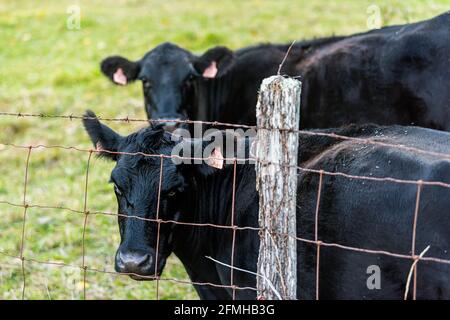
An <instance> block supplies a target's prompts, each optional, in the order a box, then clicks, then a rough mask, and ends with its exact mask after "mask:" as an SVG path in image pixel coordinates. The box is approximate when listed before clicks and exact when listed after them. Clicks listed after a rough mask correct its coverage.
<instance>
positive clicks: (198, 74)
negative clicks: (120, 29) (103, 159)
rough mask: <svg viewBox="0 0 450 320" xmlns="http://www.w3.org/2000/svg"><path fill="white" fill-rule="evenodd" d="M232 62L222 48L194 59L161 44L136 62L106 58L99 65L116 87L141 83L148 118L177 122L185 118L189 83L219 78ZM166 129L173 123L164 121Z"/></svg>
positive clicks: (177, 49)
mask: <svg viewBox="0 0 450 320" xmlns="http://www.w3.org/2000/svg"><path fill="white" fill-rule="evenodd" d="M232 62H233V53H232V51H230V50H229V49H227V48H225V47H215V48H212V49H210V50H208V51H207V52H205V53H204V54H203V55H202V56H195V55H193V54H192V53H190V52H189V51H187V50H185V49H182V48H180V47H178V46H176V45H174V44H171V43H163V44H161V45H159V46H157V47H156V48H154V49H153V50H151V51H149V52H148V53H147V54H146V55H145V56H144V57H143V58H142V59H141V60H139V61H136V62H132V61H129V60H128V59H126V58H123V57H120V56H113V57H108V58H106V59H105V60H103V61H102V63H101V70H102V72H103V73H104V74H105V75H106V76H107V77H108V78H110V79H111V80H112V81H113V82H114V83H115V84H118V85H127V84H128V83H130V82H133V81H135V80H140V81H141V82H142V87H143V92H144V102H145V110H146V112H147V116H148V118H152V119H164V120H177V119H185V118H186V108H187V106H186V96H187V95H188V92H189V89H190V84H192V81H195V79H196V78H201V79H208V78H217V77H221V76H222V75H223V74H225V73H226V72H227V70H228V69H229V68H230V67H231V66H232ZM165 125H166V126H167V127H172V128H173V126H174V125H175V123H174V122H171V121H167V122H166V123H165Z"/></svg>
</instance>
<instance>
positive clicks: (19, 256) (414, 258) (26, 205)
mask: <svg viewBox="0 0 450 320" xmlns="http://www.w3.org/2000/svg"><path fill="white" fill-rule="evenodd" d="M0 116H5V117H17V118H26V117H32V118H40V119H44V118H49V119H61V120H62V119H66V120H69V121H72V120H81V119H89V118H88V117H86V116H77V115H45V114H31V113H10V112H0ZM98 119H99V120H103V121H116V122H144V123H152V122H165V121H166V120H148V119H137V118H129V117H126V118H101V117H99V118H98ZM171 121H172V122H179V123H183V124H189V123H195V124H204V125H212V126H222V127H231V128H237V127H239V128H252V129H256V130H258V129H261V128H258V127H256V126H246V125H240V124H230V123H221V122H202V121H189V120H171ZM295 132H298V133H302V134H306V135H315V136H327V137H330V138H333V139H339V140H348V141H352V142H355V143H358V144H368V145H378V146H382V147H386V148H395V149H399V150H403V151H407V152H411V153H417V154H423V155H429V156H433V157H437V158H439V159H441V160H444V161H449V160H450V154H445V153H438V152H432V151H427V150H423V149H419V148H415V147H411V146H406V145H396V144H390V143H386V142H383V141H379V140H376V139H365V138H355V137H348V136H342V135H338V134H335V133H324V132H315V131H306V130H295ZM2 145H3V146H4V148H2V149H1V150H0V152H12V151H11V150H14V149H22V150H27V153H26V158H25V168H24V181H23V195H22V202H21V203H14V202H11V201H7V200H1V199H0V204H4V205H8V206H12V207H17V208H22V209H23V216H22V228H21V237H20V239H21V240H20V250H19V252H18V253H16V254H15V253H11V252H4V251H0V255H2V256H4V257H8V258H11V259H15V260H18V261H20V263H21V273H22V290H21V296H22V299H25V297H26V288H27V275H26V264H27V263H36V264H40V265H47V266H58V267H67V268H78V269H80V270H81V271H82V273H83V298H84V299H88V298H89V296H88V292H87V287H86V283H87V278H88V272H95V273H103V274H109V275H119V276H120V275H123V276H130V275H135V276H139V277H141V278H147V279H151V280H155V281H156V297H155V298H156V299H160V293H159V282H160V281H169V282H173V283H178V284H191V285H198V286H210V287H217V288H226V289H230V290H231V291H232V298H233V299H235V298H236V292H237V291H238V290H252V291H257V289H256V288H254V287H240V286H237V285H236V283H235V280H234V270H235V269H237V268H235V266H234V262H235V246H236V232H237V231H243V230H249V231H254V232H256V233H259V232H265V231H267V230H264V229H263V228H260V227H251V226H239V225H236V223H235V200H236V170H237V162H238V161H250V160H255V158H252V157H249V158H242V159H239V158H231V159H224V160H230V161H232V163H233V181H232V186H233V187H232V188H233V189H232V199H231V203H232V206H231V213H230V215H231V223H230V224H227V225H221V224H213V223H189V222H182V221H176V220H164V219H161V217H160V215H159V210H160V199H161V184H162V181H163V179H164V176H163V170H162V169H163V159H165V158H181V159H189V160H202V161H203V160H208V159H206V158H199V157H180V156H168V155H163V154H146V153H142V152H135V153H129V152H119V151H108V150H96V149H86V148H80V147H77V146H66V145H44V144H36V145H18V144H13V143H2ZM36 149H44V150H46V149H61V150H71V151H76V152H81V153H86V154H87V160H86V171H85V178H84V190H83V209H82V210H80V209H75V208H70V207H65V206H60V205H45V204H36V203H30V202H29V201H28V198H27V192H28V179H29V171H30V161H31V160H32V155H33V150H36ZM100 152H106V153H110V154H116V155H129V156H136V155H139V156H144V157H156V158H159V159H160V169H159V172H160V173H159V186H158V197H157V199H158V200H157V209H156V218H155V219H151V218H143V217H139V216H132V215H126V214H122V213H120V212H119V213H112V212H103V211H91V210H90V209H89V202H88V200H89V197H88V195H89V192H88V191H89V175H90V170H91V159H92V155H94V154H97V153H100ZM296 169H297V171H298V172H308V173H313V174H316V175H318V177H319V182H318V189H317V199H316V207H315V218H314V238H313V239H305V238H302V237H298V235H297V234H283V235H282V234H278V236H288V237H292V238H294V239H296V240H297V241H299V242H303V243H306V244H311V245H314V246H315V247H316V271H315V298H316V299H317V300H319V298H320V295H319V291H320V282H319V279H320V277H319V275H320V266H321V261H320V256H321V248H322V247H330V248H337V249H341V250H346V251H351V252H358V253H365V254H371V255H383V256H389V257H393V258H398V259H404V260H410V261H411V266H412V268H411V272H412V277H410V275H409V276H408V278H411V279H412V290H411V292H412V299H416V297H417V263H418V262H419V260H420V261H428V262H433V263H438V264H446V265H450V260H448V259H441V258H437V257H430V256H426V257H425V256H423V255H424V252H422V253H421V254H417V252H416V251H417V248H416V235H417V220H418V216H419V211H420V210H419V207H420V201H421V192H422V190H423V187H424V186H437V187H441V188H446V189H450V184H449V183H446V182H443V181H425V180H420V179H419V180H407V179H398V178H394V177H389V176H386V177H374V176H364V175H351V174H347V173H345V172H339V171H333V172H331V171H326V170H321V169H311V168H307V167H302V166H296ZM325 176H339V177H343V178H345V179H350V180H364V181H371V182H382V183H390V184H397V185H415V186H417V192H416V199H415V204H414V213H413V217H414V219H413V222H412V226H411V229H412V239H411V254H404V253H398V252H390V251H385V250H382V249H378V248H377V249H372V248H360V247H353V246H348V245H344V244H339V243H332V242H325V241H322V240H321V238H320V233H319V215H320V201H321V197H322V196H323V192H324V191H323V178H324V177H325ZM30 208H39V209H44V210H45V209H56V210H61V211H66V212H69V213H73V214H80V215H83V218H84V220H83V229H82V242H81V246H82V248H81V252H82V257H81V258H82V260H81V261H82V263H81V265H76V264H70V263H63V262H53V261H42V260H38V259H35V258H33V257H27V256H25V254H24V248H25V246H26V238H25V233H26V228H27V216H28V210H29V209H30ZM91 215H103V216H108V217H116V218H117V217H122V218H126V219H137V220H141V221H148V222H152V223H156V224H157V235H156V240H157V245H156V249H157V250H158V248H159V238H160V227H161V225H162V224H174V225H184V226H190V227H192V228H217V229H224V230H230V231H231V232H232V243H231V248H232V250H231V257H230V261H231V266H230V279H231V281H230V283H229V284H218V283H210V282H195V281H187V280H182V279H176V278H164V277H160V276H158V275H157V270H156V268H157V266H158V261H156V264H155V266H156V267H155V274H154V275H153V276H142V275H138V274H134V273H119V272H115V271H109V270H106V269H105V270H101V269H98V268H93V267H90V266H89V265H88V264H87V262H86V256H87V252H88V248H87V247H86V237H87V236H88V234H87V226H88V224H89V216H91ZM156 259H158V252H156ZM409 285H410V283H409V281H408V283H407V286H406V288H405V298H407V297H408V295H407V293H408V290H409Z"/></svg>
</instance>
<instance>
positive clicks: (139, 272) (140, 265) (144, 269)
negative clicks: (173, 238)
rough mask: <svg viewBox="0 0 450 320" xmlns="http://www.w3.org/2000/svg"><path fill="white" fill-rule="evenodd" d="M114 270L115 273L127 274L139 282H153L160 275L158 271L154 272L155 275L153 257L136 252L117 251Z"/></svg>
mask: <svg viewBox="0 0 450 320" xmlns="http://www.w3.org/2000/svg"><path fill="white" fill-rule="evenodd" d="M158 264H160V263H158ZM115 269H116V271H117V272H120V273H125V274H128V275H129V276H130V277H131V278H132V279H133V280H141V281H142V280H155V277H159V276H160V274H161V273H160V270H156V274H155V263H154V257H153V255H151V254H149V253H144V252H137V251H133V252H123V251H120V250H119V251H117V254H116V263H115ZM158 269H159V268H158Z"/></svg>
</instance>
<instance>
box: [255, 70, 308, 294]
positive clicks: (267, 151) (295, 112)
mask: <svg viewBox="0 0 450 320" xmlns="http://www.w3.org/2000/svg"><path fill="white" fill-rule="evenodd" d="M301 88H302V83H301V82H300V81H298V80H295V79H291V78H284V77H282V76H273V77H270V78H267V79H264V81H263V82H262V84H261V89H260V93H259V97H258V104H257V106H256V117H257V126H258V133H257V136H256V138H257V139H256V142H257V144H256V149H255V156H256V158H257V161H256V189H257V191H258V192H259V225H260V227H261V228H263V231H261V233H260V248H259V258H258V274H260V275H261V277H257V289H258V296H260V297H262V298H264V299H270V300H272V299H277V294H276V293H275V292H274V290H273V288H275V289H276V291H277V292H278V293H279V294H281V296H282V297H283V299H296V296H297V242H296V240H295V239H294V238H293V237H288V236H286V235H287V234H290V235H292V236H295V235H296V233H297V230H296V203H297V201H296V200H297V199H296V194H297V169H296V166H297V154H298V132H292V131H290V130H297V129H298V125H299V121H300V95H301ZM261 128H264V129H261ZM278 129H282V130H278ZM269 281H270V284H269Z"/></svg>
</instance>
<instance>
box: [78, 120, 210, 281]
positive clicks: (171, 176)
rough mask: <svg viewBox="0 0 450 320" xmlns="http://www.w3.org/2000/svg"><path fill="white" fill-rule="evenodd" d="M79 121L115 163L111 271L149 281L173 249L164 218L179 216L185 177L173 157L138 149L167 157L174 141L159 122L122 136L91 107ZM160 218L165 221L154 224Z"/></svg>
mask: <svg viewBox="0 0 450 320" xmlns="http://www.w3.org/2000/svg"><path fill="white" fill-rule="evenodd" d="M83 123H84V126H85V128H86V131H87V132H88V134H89V136H90V138H91V140H92V142H93V144H94V145H95V146H96V149H97V150H98V151H99V152H100V155H101V156H103V157H106V158H109V159H112V160H114V161H115V162H116V165H115V167H114V169H113V170H112V173H111V178H110V182H111V184H112V185H113V187H114V192H115V195H116V198H117V204H118V215H119V217H118V222H119V230H120V237H121V241H120V246H119V248H118V250H117V252H116V259H115V269H116V271H117V272H121V273H127V274H129V275H130V277H132V278H133V279H135V280H153V279H154V277H155V276H160V275H161V273H162V271H163V269H164V265H165V263H166V259H167V258H168V256H169V255H170V254H171V252H172V242H173V232H174V229H175V228H176V224H175V223H173V222H167V221H178V219H179V217H180V211H181V209H182V203H183V198H184V197H185V190H186V180H187V179H185V176H184V174H183V173H182V171H183V169H182V165H176V164H175V163H174V162H173V161H172V160H171V159H169V158H161V157H159V156H155V157H149V156H144V155H136V153H144V154H154V155H160V154H162V155H170V154H171V151H172V148H173V147H174V146H175V144H176V142H175V141H172V140H171V139H170V135H169V134H168V133H166V132H165V131H164V130H163V129H162V127H161V126H157V127H155V128H146V129H142V130H140V131H138V132H136V133H133V134H131V135H129V136H127V137H122V136H120V135H119V134H117V133H116V132H114V131H113V130H112V129H110V128H108V127H107V126H105V125H103V124H101V123H100V122H99V121H98V120H97V118H96V116H95V114H94V113H92V112H89V111H88V112H87V113H86V119H84V120H83ZM123 153H125V154H123ZM161 161H162V172H161V170H160V168H161ZM204 166H205V167H208V165H204ZM210 170H212V169H210ZM160 181H161V186H160ZM158 195H159V196H158ZM158 219H161V220H163V221H166V222H164V223H160V224H159V225H158V223H157V220H158Z"/></svg>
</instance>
